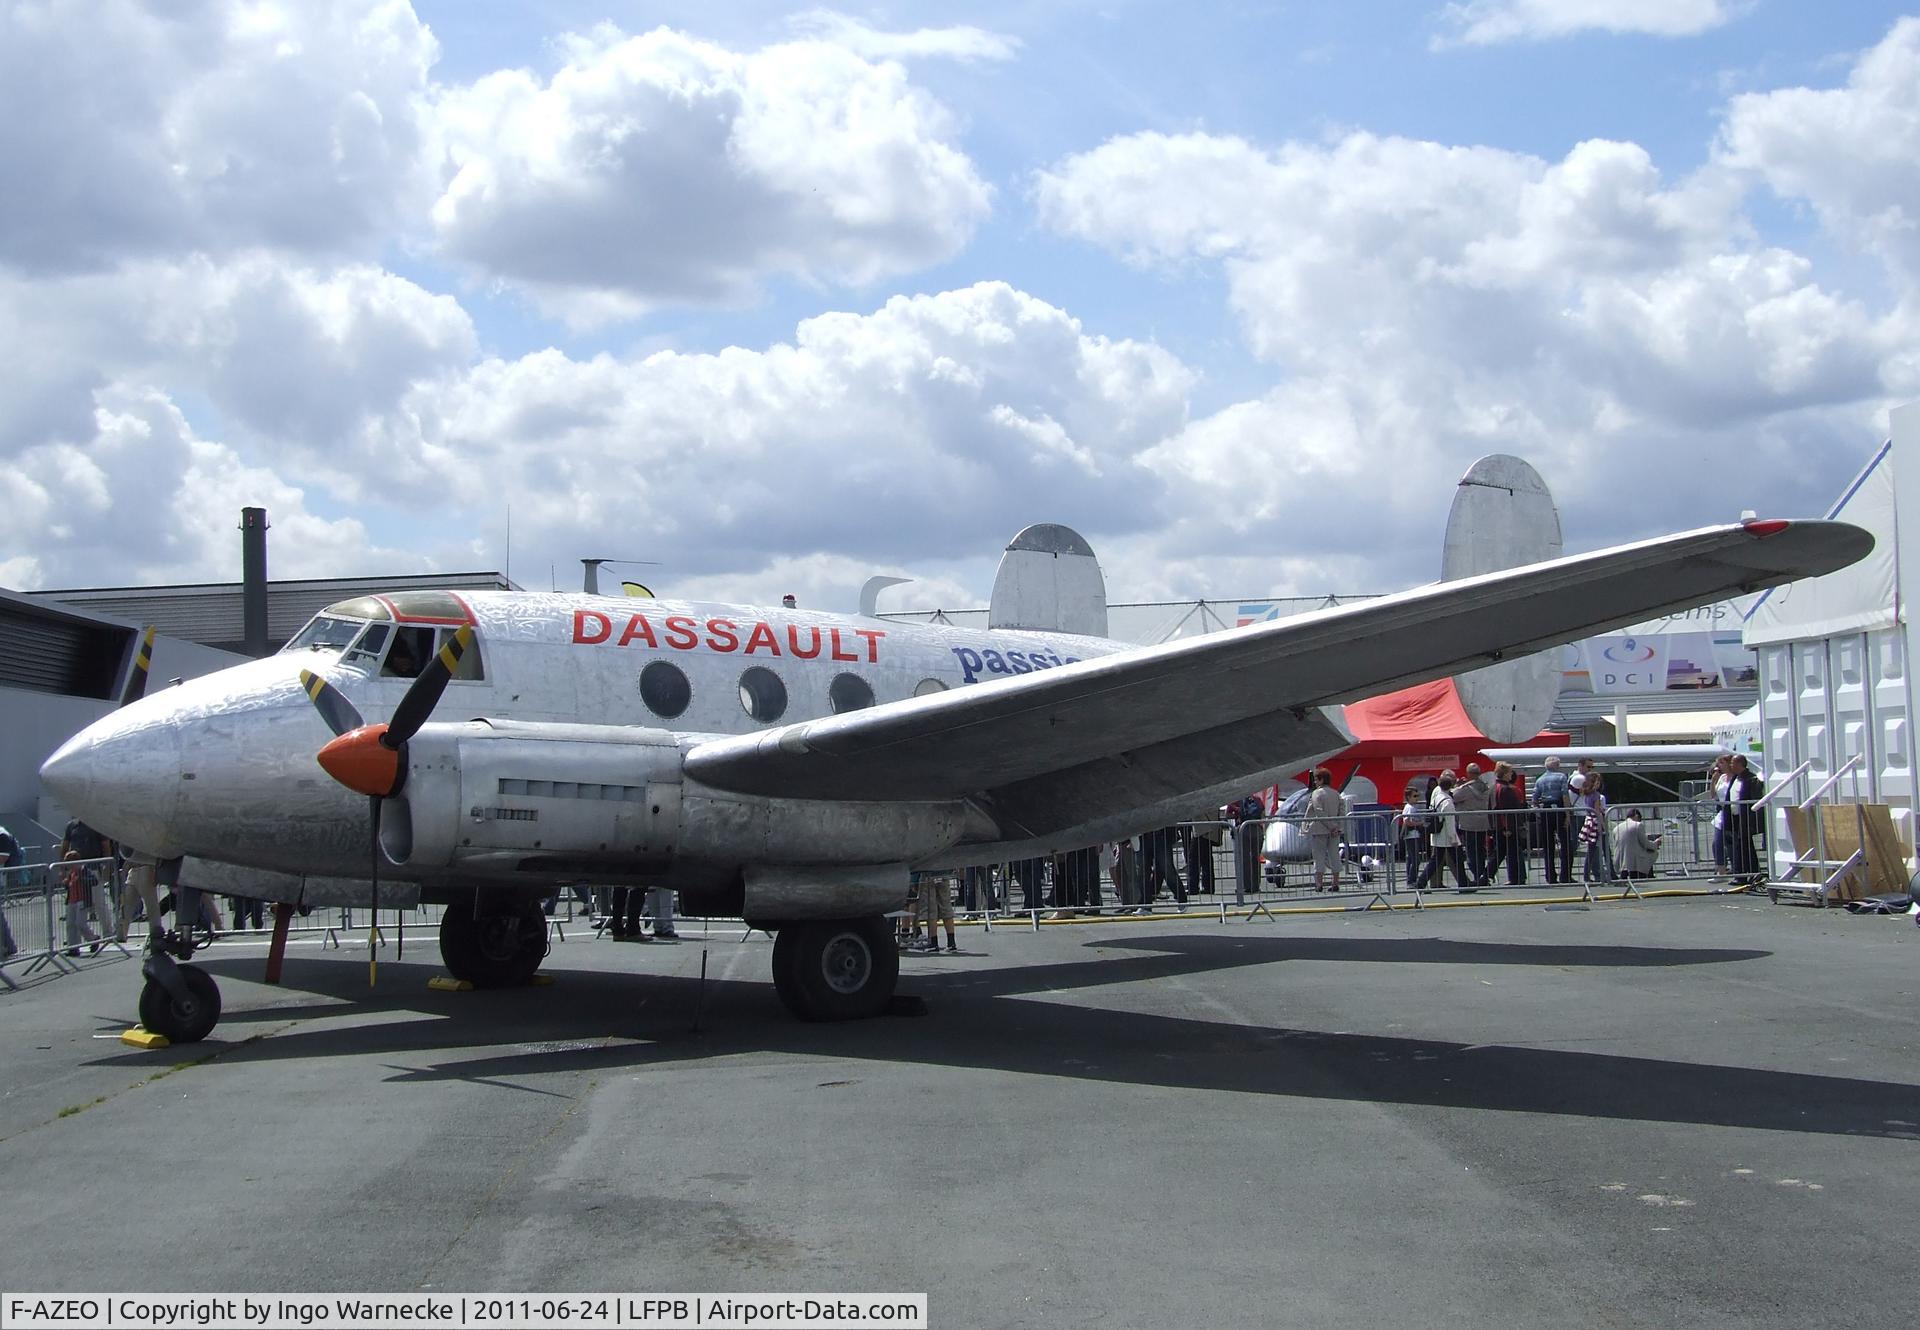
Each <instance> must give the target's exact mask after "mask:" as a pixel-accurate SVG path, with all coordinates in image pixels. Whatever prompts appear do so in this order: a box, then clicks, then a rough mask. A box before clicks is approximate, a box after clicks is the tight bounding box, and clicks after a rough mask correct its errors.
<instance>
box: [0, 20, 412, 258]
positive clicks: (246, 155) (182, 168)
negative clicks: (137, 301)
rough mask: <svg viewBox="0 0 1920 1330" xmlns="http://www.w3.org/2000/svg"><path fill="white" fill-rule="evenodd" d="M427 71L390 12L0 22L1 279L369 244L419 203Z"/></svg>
mask: <svg viewBox="0 0 1920 1330" xmlns="http://www.w3.org/2000/svg"><path fill="white" fill-rule="evenodd" d="M434 58H435V46H434V41H433V38H432V35H431V34H430V33H429V32H428V31H427V29H426V27H425V26H424V25H423V24H421V23H420V22H419V20H418V19H417V18H416V17H415V15H414V13H413V11H412V9H411V8H410V7H409V6H408V5H407V4H405V3H403V2H400V0H330V2H328V3H317V4H300V5H285V6H282V5H276V4H265V3H242V0H216V2H214V3H207V4H198V5H191V6H160V7H155V6H151V5H144V4H136V3H133V2H132V0H101V3H99V4H89V5H86V6H74V5H66V4H60V3H57V2H53V0H48V2H45V3H41V2H38V0H22V2H21V3H17V4H10V5H7V6H5V7H4V8H0V179H5V180H6V181H8V182H9V187H8V198H7V207H6V208H5V209H4V210H0V263H4V264H9V265H11V266H13V267H15V268H16V269H19V270H22V271H28V272H73V271H80V270H89V269H102V268H109V267H112V266H114V265H116V264H118V263H120V262H123V261H126V260H128V259H130V258H138V257H142V256H154V255H167V254H186V253H192V252H196V251H209V252H219V251H223V250H228V249H233V248H244V247H251V246H257V245H269V246H279V247H286V248H292V249H298V250H302V251H307V252H318V253H342V252H347V251H349V250H352V249H354V248H356V247H367V246H370V245H377V244H379V243H381V242H382V241H383V240H384V238H385V237H386V236H387V235H388V233H389V232H391V231H392V230H393V229H394V228H396V227H399V226H401V225H402V224H403V223H404V221H405V219H406V218H407V217H408V216H409V215H410V214H413V213H416V212H417V211H418V210H419V209H420V208H422V207H423V206H424V204H425V202H426V200H427V198H428V197H430V195H428V194H426V193H425V192H424V191H425V189H426V187H427V186H428V184H429V180H428V177H427V176H425V175H424V174H423V173H422V170H423V167H424V158H423V156H422V147H423V144H424V142H425V126H424V122H423V113H424V109H425V99H424V98H425V92H426V87H427V75H428V70H429V68H430V66H431V65H432V63H433V60H434ZM50 130H57V132H50Z"/></svg>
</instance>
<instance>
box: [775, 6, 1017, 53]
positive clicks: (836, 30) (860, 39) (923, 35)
mask: <svg viewBox="0 0 1920 1330" xmlns="http://www.w3.org/2000/svg"><path fill="white" fill-rule="evenodd" d="M793 25H794V27H795V29H796V30H798V31H800V32H802V33H805V34H806V35H807V36H810V37H817V38H819V39H820V40H822V41H829V42H833V43H835V44H836V45H839V46H844V47H846V48H847V49H848V50H849V51H853V52H855V53H857V54H859V55H863V56H866V57H868V58H869V59H873V60H907V59H915V58H920V59H927V58H943V59H949V60H1011V59H1012V58H1013V56H1014V53H1015V52H1016V51H1018V50H1019V49H1020V42H1019V40H1018V39H1017V38H1013V37H1007V36H1003V35H1001V34H1000V33H997V32H988V31H987V30H986V29H984V28H974V27H953V28H916V29H914V30H913V31H912V32H883V31H881V30H879V29H877V28H872V27H869V26H868V25H867V24H865V23H862V22H860V21H859V20H858V19H855V18H850V17H848V16H847V15H845V14H840V13H836V12H834V11H833V10H830V9H814V10H809V11H808V12H807V13H805V14H801V15H799V16H798V17H797V18H795V19H794V20H793Z"/></svg>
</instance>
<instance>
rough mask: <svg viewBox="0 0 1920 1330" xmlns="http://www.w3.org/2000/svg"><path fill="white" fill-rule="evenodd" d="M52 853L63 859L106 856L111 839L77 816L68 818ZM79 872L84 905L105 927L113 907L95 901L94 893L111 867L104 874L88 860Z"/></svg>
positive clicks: (111, 844)
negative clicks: (84, 893) (83, 891)
mask: <svg viewBox="0 0 1920 1330" xmlns="http://www.w3.org/2000/svg"><path fill="white" fill-rule="evenodd" d="M54 853H55V855H56V856H57V857H58V858H59V859H60V860H61V861H62V862H65V861H66V860H68V859H105V858H107V857H109V856H110V855H112V853H113V842H112V841H110V840H108V839H107V838H106V837H105V836H102V835H101V834H100V833H99V832H97V831H95V830H94V829H93V828H92V827H90V826H88V825H87V824H86V823H84V822H82V821H81V820H80V819H79V818H77V817H76V818H73V819H71V820H69V821H68V823H67V827H66V830H65V831H63V832H61V833H60V846H59V848H58V849H57V850H55V851H54ZM80 873H81V877H82V880H83V883H84V889H85V891H86V906H87V908H88V909H90V910H92V911H93V912H94V914H95V915H97V916H98V917H99V920H100V926H101V927H102V928H105V927H106V926H107V924H108V921H109V920H111V919H112V918H113V911H112V909H111V908H108V907H104V906H99V905H96V903H95V896H96V893H97V892H98V890H99V886H100V881H101V878H102V877H103V876H108V877H110V876H111V875H112V870H111V869H109V870H107V872H106V873H104V874H103V873H102V872H101V869H100V866H99V865H98V864H88V865H86V866H85V867H84V868H82V869H81V870H80Z"/></svg>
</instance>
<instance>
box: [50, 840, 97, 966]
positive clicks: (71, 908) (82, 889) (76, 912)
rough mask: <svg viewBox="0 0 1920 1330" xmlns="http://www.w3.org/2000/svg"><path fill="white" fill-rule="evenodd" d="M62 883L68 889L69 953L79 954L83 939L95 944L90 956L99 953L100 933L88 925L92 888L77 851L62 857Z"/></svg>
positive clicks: (69, 852)
mask: <svg viewBox="0 0 1920 1330" xmlns="http://www.w3.org/2000/svg"><path fill="white" fill-rule="evenodd" d="M60 883H61V885H62V886H64V887H65V888H66V889H67V955H69V956H78V955H79V954H80V944H81V942H83V941H86V942H91V943H92V944H93V946H92V947H91V948H90V949H89V950H88V952H87V954H88V955H89V956H92V955H95V954H97V953H98V952H99V950H100V935H99V934H97V933H95V932H94V931H93V929H92V928H90V927H88V925H87V897H88V895H89V894H90V893H91V890H92V888H91V887H90V886H89V884H88V877H87V870H86V869H85V868H84V867H83V866H82V865H81V864H80V855H79V853H78V852H77V851H74V850H68V851H67V852H66V854H65V855H63V856H62V857H61V864H60Z"/></svg>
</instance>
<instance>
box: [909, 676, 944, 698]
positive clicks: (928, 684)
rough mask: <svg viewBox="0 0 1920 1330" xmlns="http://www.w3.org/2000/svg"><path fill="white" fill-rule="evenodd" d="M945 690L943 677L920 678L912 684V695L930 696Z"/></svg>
mask: <svg viewBox="0 0 1920 1330" xmlns="http://www.w3.org/2000/svg"><path fill="white" fill-rule="evenodd" d="M946 691H947V684H946V680H944V679H922V680H921V681H920V682H919V683H917V684H915V685H914V686H913V695H914V696H915V697H932V696H933V695H934V694H935V693H944V692H946Z"/></svg>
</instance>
